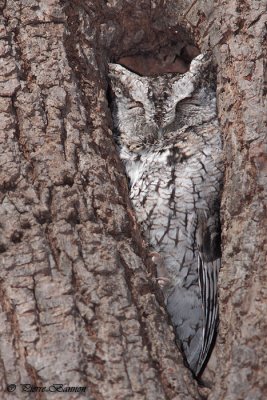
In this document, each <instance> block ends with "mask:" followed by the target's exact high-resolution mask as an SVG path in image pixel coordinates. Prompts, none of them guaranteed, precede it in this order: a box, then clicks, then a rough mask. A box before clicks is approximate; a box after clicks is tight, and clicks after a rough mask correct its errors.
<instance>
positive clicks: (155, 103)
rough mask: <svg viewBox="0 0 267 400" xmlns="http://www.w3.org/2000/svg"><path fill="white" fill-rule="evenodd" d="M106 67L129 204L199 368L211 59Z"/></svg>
mask: <svg viewBox="0 0 267 400" xmlns="http://www.w3.org/2000/svg"><path fill="white" fill-rule="evenodd" d="M109 71H110V74H109V75H110V78H111V88H112V92H113V104H112V112H113V120H114V133H115V136H116V138H117V142H118V148H119V152H120V157H121V159H122V160H123V162H124V164H125V168H126V173H127V175H128V177H129V181H130V197H131V200H132V204H133V206H134V209H135V212H136V215H137V219H138V221H139V223H140V224H141V227H142V230H143V233H144V235H145V237H146V239H147V240H148V242H149V244H150V246H151V248H152V249H153V250H154V252H156V253H155V254H156V256H154V260H155V263H156V264H157V269H158V275H159V281H160V285H161V287H162V290H163V293H164V296H165V301H166V306H167V310H168V312H169V314H170V316H171V319H172V323H173V325H174V327H175V332H176V336H177V338H178V341H179V344H180V346H181V348H182V349H183V352H184V354H185V357H186V359H187V362H188V364H189V367H190V368H191V370H192V371H193V372H194V373H195V375H198V374H199V373H200V371H201V369H202V368H203V364H204V363H205V360H206V358H207V354H208V352H209V350H210V346H211V343H212V340H213V338H214V333H215V330H216V324H217V318H218V303H217V276H218V271H219V268H220V226H219V198H220V189H221V182H222V155H221V154H222V153H221V135H220V129H219V124H218V120H217V115H216V95H215V91H214V88H213V86H212V84H211V83H210V80H209V73H208V71H209V62H208V60H207V57H206V56H203V55H199V56H198V57H196V58H195V59H194V60H193V61H192V63H191V66H190V70H189V71H188V72H187V73H185V74H183V75H181V74H176V75H175V76H174V75H173V74H172V75H170V74H168V75H162V76H158V77H155V78H148V77H140V76H138V75H136V74H134V73H132V72H130V71H128V70H127V69H125V68H124V67H122V66H120V65H117V64H110V66H109ZM157 255H158V256H157Z"/></svg>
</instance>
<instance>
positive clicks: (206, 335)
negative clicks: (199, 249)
mask: <svg viewBox="0 0 267 400" xmlns="http://www.w3.org/2000/svg"><path fill="white" fill-rule="evenodd" d="M220 264H221V260H220V258H217V259H216V260H213V261H208V262H207V261H203V259H202V257H201V254H199V259H198V272H199V285H200V290H201V296H202V307H203V313H204V328H203V343H202V350H201V353H200V356H199V361H198V366H197V370H196V375H198V374H199V373H200V372H201V370H202V368H203V366H204V364H205V361H206V359H207V356H208V354H209V351H210V349H211V345H212V341H213V339H214V336H215V333H216V328H217V322H218V309H219V307H218V299H217V296H218V293H217V292H218V291H217V280H218V273H219V270H220Z"/></svg>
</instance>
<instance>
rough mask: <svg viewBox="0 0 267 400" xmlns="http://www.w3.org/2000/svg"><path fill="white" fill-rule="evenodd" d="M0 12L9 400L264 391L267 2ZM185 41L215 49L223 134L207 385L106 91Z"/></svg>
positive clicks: (185, 399) (82, 4)
mask: <svg viewBox="0 0 267 400" xmlns="http://www.w3.org/2000/svg"><path fill="white" fill-rule="evenodd" d="M251 3H252V2H251ZM0 10H1V16H0V54H1V64H0V66H1V69H0V113H1V117H0V126H1V154H0V156H1V170H0V185H1V204H0V215H1V219H0V228H1V237H0V253H1V254H0V256H1V272H0V274H1V275H0V292H1V297H0V306H1V314H0V316H1V325H0V329H1V331H0V336H1V339H0V354H1V366H0V373H1V398H3V399H9V398H10V399H11V398H12V399H16V398H17V399H28V398H32V399H50V398H51V396H56V398H57V400H58V399H65V398H66V396H69V398H71V399H78V398H79V399H80V398H83V397H85V398H87V399H116V400H117V399H138V400H139V399H153V400H154V399H176V400H178V399H181V400H190V399H200V398H203V397H206V398H208V399H227V400H230V399H251V400H252V399H253V400H256V399H263V398H265V397H267V392H266V390H267V389H266V378H265V376H266V369H265V371H264V367H265V368H266V361H267V360H266V358H267V357H266V350H265V348H266V346H267V343H266V329H267V323H266V314H267V306H266V303H267V302H266V299H267V293H266V289H265V288H266V269H264V266H265V263H266V261H265V256H266V242H265V243H263V239H262V238H264V237H266V228H265V226H266V192H265V191H264V183H265V187H266V169H267V168H266V166H267V160H266V148H265V146H266V142H265V143H264V139H265V137H264V136H265V131H266V111H265V110H266V97H265V96H266V66H265V63H264V55H266V27H265V23H266V19H267V18H266V1H264V0H259V1H257V2H254V3H252V4H249V3H246V2H244V1H242V2H241V1H240V2H238V1H236V2H234V1H233V0H228V1H227V0H225V1H224V2H223V3H221V2H219V1H218V2H217V1H208V2H207V1H201V0H200V1H198V2H196V1H191V2H190V1H187V0H183V1H177V0H141V1H128V0H109V1H104V0H98V1H93V0H91V1H90V0H87V1H85V0H84V1H78V0H76V1H72V2H67V1H65V2H61V1H60V0H49V1H37V0H29V1H27V2H26V1H25V0H17V1H14V0H6V1H4V0H0ZM178 41H179V42H184V43H187V44H190V45H197V46H199V48H200V49H201V50H202V51H205V50H207V49H210V50H211V51H212V54H213V61H214V65H215V66H217V76H218V82H217V90H218V112H219V116H220V121H221V127H222V132H223V138H224V149H225V167H226V172H225V186H224V194H223V201H222V222H223V267H222V270H221V273H220V329H219V337H218V340H217V345H216V348H215V350H214V355H213V357H212V358H213V360H214V363H213V365H215V368H216V371H213V372H209V379H210V377H212V380H213V385H212V386H211V387H210V388H203V387H200V386H199V385H198V384H197V382H196V381H195V380H194V379H193V378H192V376H191V373H190V371H189V370H188V369H187V368H186V367H185V366H184V363H183V358H182V356H181V354H180V352H179V350H178V349H177V347H176V345H175V343H174V334H173V330H172V327H171V326H170V323H169V321H168V317H167V315H166V312H165V310H164V307H163V302H162V297H161V295H160V293H159V291H158V289H157V287H156V285H155V284H154V283H153V279H152V278H153V273H154V271H153V266H152V265H151V264H150V261H149V258H148V257H147V248H146V244H145V243H144V242H143V240H142V237H141V234H140V232H139V229H138V226H137V223H136V220H135V216H134V213H133V211H132V208H131V205H130V202H129V199H128V192H127V181H126V178H125V175H124V171H123V168H122V165H121V163H120V160H119V158H118V155H117V153H116V149H115V145H114V141H113V136H112V131H111V128H112V122H111V115H110V110H109V108H108V101H107V84H108V81H107V63H108V62H109V61H110V60H111V61H114V60H115V61H116V60H117V59H118V58H119V57H122V56H128V55H135V54H138V53H142V52H148V51H149V52H150V53H153V52H155V53H156V52H158V51H159V49H161V48H164V47H168V46H169V45H170V43H176V42H178ZM264 77H265V81H264ZM264 85H265V86H264ZM264 102H265V103H264ZM264 128H265V131H264ZM264 245H265V248H264ZM264 279H265V281H264ZM212 374H213V375H212ZM55 384H59V385H60V384H61V385H62V386H58V387H56V386H54V385H55ZM10 385H11V386H10ZM12 385H13V386H12ZM25 385H28V386H25ZM68 387H70V388H73V389H69V390H72V391H73V392H72V394H68V395H67V394H66V393H64V390H68V389H67V388H68ZM75 387H77V389H75ZM79 387H80V389H79ZM83 387H86V389H85V391H84V392H83V390H84V389H83ZM38 388H39V389H38ZM41 388H43V389H41ZM44 388H45V390H46V391H45V390H44ZM75 390H76V391H75ZM34 391H35V392H34ZM49 391H54V392H55V391H56V395H55V394H53V393H52V394H51V393H50V392H49ZM36 392H37V393H36Z"/></svg>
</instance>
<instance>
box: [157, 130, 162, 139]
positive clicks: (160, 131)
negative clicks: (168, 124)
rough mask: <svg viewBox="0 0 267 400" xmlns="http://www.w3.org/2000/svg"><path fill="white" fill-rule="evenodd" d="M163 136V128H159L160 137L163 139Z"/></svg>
mask: <svg viewBox="0 0 267 400" xmlns="http://www.w3.org/2000/svg"><path fill="white" fill-rule="evenodd" d="M162 136H163V129H162V128H159V130H158V138H159V139H161V138H162Z"/></svg>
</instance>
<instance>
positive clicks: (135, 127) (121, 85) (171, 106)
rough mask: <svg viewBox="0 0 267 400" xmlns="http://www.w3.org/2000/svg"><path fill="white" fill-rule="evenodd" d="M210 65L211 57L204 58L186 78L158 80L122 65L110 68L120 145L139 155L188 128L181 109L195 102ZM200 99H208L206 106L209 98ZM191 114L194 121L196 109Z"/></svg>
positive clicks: (115, 126) (179, 75)
mask: <svg viewBox="0 0 267 400" xmlns="http://www.w3.org/2000/svg"><path fill="white" fill-rule="evenodd" d="M208 64H209V61H208V59H207V57H206V56H204V55H202V54H200V55H199V56H197V57H196V58H195V59H194V60H193V61H192V62H191V65H190V69H189V71H188V72H186V73H185V74H175V75H173V74H165V75H161V76H157V77H144V76H139V75H137V74H135V73H133V72H131V71H129V70H127V69H126V68H124V67H123V66H121V65H119V64H109V77H110V81H111V90H112V98H113V101H112V115H113V122H114V130H115V133H116V134H117V135H118V138H119V142H120V143H121V144H122V145H124V146H126V147H127V149H128V150H129V151H131V152H136V153H138V152H139V151H142V150H143V149H144V148H146V147H148V146H151V145H153V144H155V143H157V142H158V141H160V140H163V139H164V135H165V134H168V133H169V132H170V131H171V130H173V131H176V132H177V129H179V128H182V127H183V125H186V123H187V121H186V112H184V110H183V112H181V113H180V117H181V118H180V120H179V115H177V112H178V114H179V110H178V108H177V106H178V105H179V104H181V103H182V102H183V101H185V100H186V99H190V98H193V95H194V93H195V92H196V90H197V89H198V88H199V86H200V82H201V81H203V74H204V72H205V70H207V66H208ZM202 92H203V90H202ZM200 97H204V103H205V104H206V103H207V99H205V97H206V94H205V93H204V92H203V93H202V95H201V96H200ZM198 102H200V103H201V102H202V103H203V100H202V99H201V98H200V100H199V99H198V100H197V99H196V98H194V101H193V103H195V106H197V105H198ZM190 114H191V117H190V118H191V119H192V105H191V112H190ZM193 114H194V113H193ZM177 124H178V125H177Z"/></svg>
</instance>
